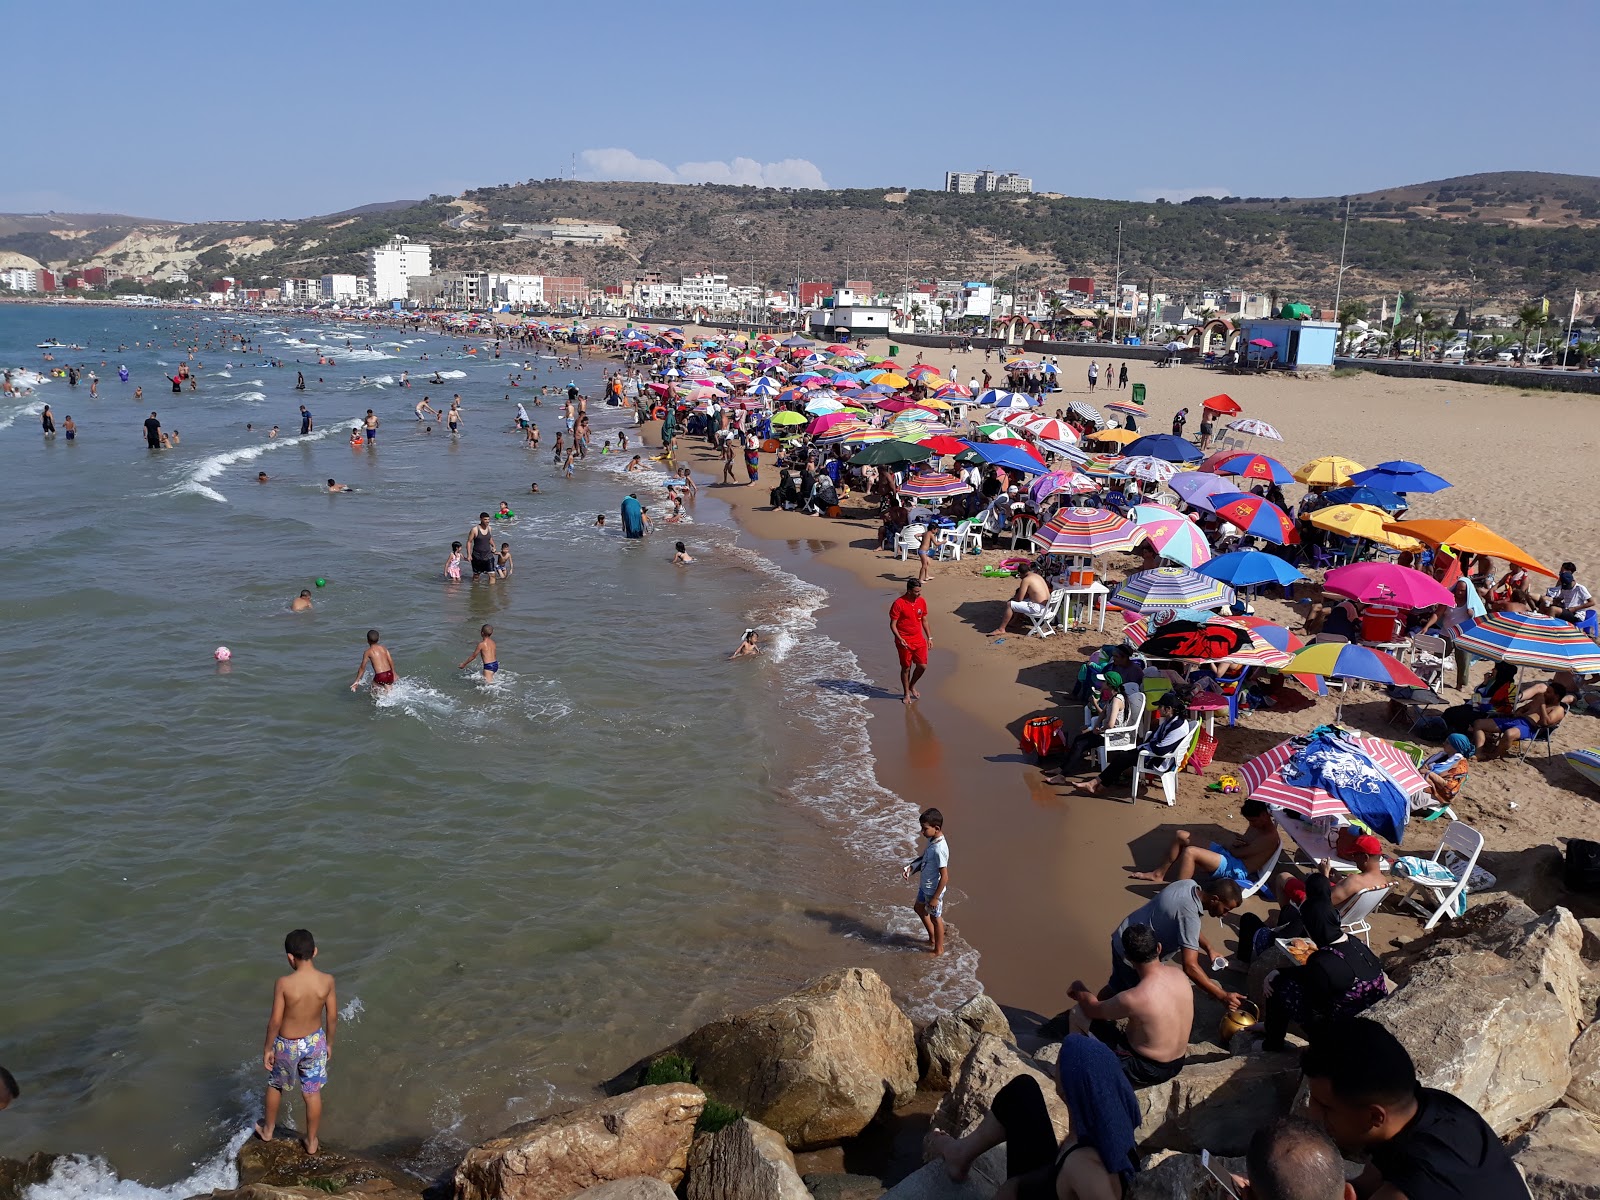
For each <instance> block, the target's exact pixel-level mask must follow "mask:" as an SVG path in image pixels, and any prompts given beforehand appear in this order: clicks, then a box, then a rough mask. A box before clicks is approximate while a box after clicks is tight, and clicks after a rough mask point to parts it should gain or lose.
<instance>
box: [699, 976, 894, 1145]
mask: <svg viewBox="0 0 1600 1200" xmlns="http://www.w3.org/2000/svg"><path fill="white" fill-rule="evenodd" d="M674 1050H675V1052H676V1053H679V1054H682V1055H684V1056H685V1057H687V1058H688V1059H689V1060H690V1061H691V1062H693V1063H694V1071H695V1079H696V1080H697V1081H698V1082H699V1084H700V1086H701V1087H703V1088H704V1089H705V1090H706V1093H707V1094H708V1095H710V1096H713V1097H715V1098H716V1099H717V1100H720V1101H721V1102H722V1103H724V1104H727V1105H731V1106H732V1107H734V1108H736V1109H738V1110H739V1111H741V1112H743V1113H744V1114H745V1115H747V1116H749V1117H750V1118H751V1119H752V1120H755V1121H759V1122H761V1124H763V1125H765V1126H767V1127H768V1128H769V1129H776V1130H777V1131H778V1132H779V1133H781V1134H782V1135H783V1136H784V1139H785V1140H786V1141H787V1142H788V1144H789V1146H790V1148H791V1149H795V1150H803V1149H809V1148H812V1147H815V1146H823V1145H827V1144H829V1143H831V1142H837V1141H839V1140H840V1139H842V1138H847V1137H853V1136H854V1135H856V1134H858V1133H860V1132H861V1131H862V1130H863V1129H865V1128H866V1127H867V1125H868V1124H870V1123H871V1121H872V1119H873V1118H874V1117H876V1116H877V1115H878V1113H879V1112H880V1111H882V1110H883V1109H884V1108H885V1107H886V1106H892V1107H898V1106H900V1105H902V1104H904V1103H906V1102H907V1101H909V1100H910V1099H911V1097H912V1096H913V1095H915V1094H916V1090H917V1046H916V1036H915V1033H914V1032H913V1030H912V1028H911V1022H910V1020H908V1019H907V1017H906V1015H905V1014H904V1013H902V1012H901V1011H900V1010H899V1008H897V1007H896V1006H895V1003H894V998H893V996H891V995H890V993H889V987H888V985H887V984H885V983H884V982H883V980H882V979H880V978H879V977H878V975H877V973H876V972H873V971H868V970H864V969H861V968H859V967H852V968H849V969H847V970H842V971H834V972H832V973H831V974H829V975H824V976H823V977H822V978H821V979H817V980H813V981H812V982H811V983H809V984H807V985H806V986H805V987H803V988H802V989H800V991H798V992H796V993H794V994H793V995H791V996H785V997H784V998H783V999H781V1000H776V1001H774V1002H772V1003H770V1004H763V1005H761V1006H759V1007H757V1008H753V1009H751V1010H749V1011H748V1012H744V1013H740V1014H738V1015H736V1016H732V1017H726V1018H724V1019H723V1020H720V1021H713V1022H712V1023H711V1024H709V1025H705V1026H702V1027H701V1028H699V1029H697V1030H695V1031H694V1032H693V1033H691V1034H690V1035H689V1036H688V1037H686V1038H684V1039H683V1041H681V1042H679V1043H678V1045H677V1046H676V1047H674Z"/></svg>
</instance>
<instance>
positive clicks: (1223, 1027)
mask: <svg viewBox="0 0 1600 1200" xmlns="http://www.w3.org/2000/svg"><path fill="white" fill-rule="evenodd" d="M1260 1020H1261V1010H1260V1009H1259V1008H1257V1007H1256V1006H1255V1005H1254V1004H1252V1003H1251V1002H1250V1001H1248V1000H1246V1001H1245V1002H1244V1003H1243V1004H1241V1005H1240V1006H1239V1007H1238V1008H1237V1009H1236V1010H1230V1011H1228V1012H1225V1013H1223V1014H1222V1023H1221V1024H1220V1025H1219V1026H1218V1027H1217V1036H1218V1037H1219V1038H1220V1039H1221V1040H1222V1044H1223V1045H1224V1046H1226V1045H1227V1044H1228V1043H1229V1042H1230V1041H1231V1040H1232V1039H1233V1036H1234V1034H1236V1033H1243V1032H1244V1031H1245V1030H1246V1029H1249V1028H1250V1027H1251V1026H1252V1025H1256V1024H1258V1023H1259V1022H1260Z"/></svg>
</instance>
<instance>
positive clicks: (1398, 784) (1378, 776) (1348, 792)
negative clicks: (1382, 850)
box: [1240, 733, 1428, 841]
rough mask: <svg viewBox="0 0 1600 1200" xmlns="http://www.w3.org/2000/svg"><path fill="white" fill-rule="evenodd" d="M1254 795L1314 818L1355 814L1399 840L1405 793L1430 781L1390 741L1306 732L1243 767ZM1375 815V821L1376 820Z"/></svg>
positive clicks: (1255, 798) (1415, 790)
mask: <svg viewBox="0 0 1600 1200" xmlns="http://www.w3.org/2000/svg"><path fill="white" fill-rule="evenodd" d="M1240 774H1241V775H1243V776H1244V783H1245V788H1246V790H1247V791H1248V792H1249V793H1250V798H1251V799H1252V800H1260V801H1261V802H1262V803H1264V804H1272V805H1276V806H1277V807H1279V808H1286V809H1288V810H1289V811H1290V812H1297V813H1299V814H1301V815H1302V816H1304V817H1307V818H1309V819H1311V820H1316V819H1318V818H1320V817H1337V816H1343V815H1345V814H1346V813H1351V814H1354V815H1356V816H1359V817H1361V819H1362V820H1363V821H1365V822H1366V823H1367V824H1369V825H1371V826H1372V827H1373V828H1374V829H1379V828H1384V829H1387V830H1388V831H1389V833H1390V835H1391V836H1390V840H1391V841H1394V840H1395V839H1396V838H1397V837H1398V836H1399V833H1400V829H1399V827H1398V825H1399V819H1400V818H1399V817H1397V815H1396V814H1403V813H1404V812H1405V811H1406V807H1407V806H1406V798H1407V797H1408V796H1412V795H1415V794H1416V793H1417V792H1420V791H1422V790H1424V789H1425V788H1426V787H1427V786H1428V785H1427V781H1426V780H1424V779H1423V778H1422V776H1421V775H1419V774H1418V773H1417V769H1416V767H1415V766H1414V765H1413V764H1412V762H1411V760H1410V759H1409V758H1407V757H1406V756H1405V755H1404V754H1402V753H1401V752H1400V751H1399V750H1397V749H1395V747H1393V746H1391V745H1389V743H1387V742H1384V741H1381V740H1380V739H1377V738H1363V737H1359V736H1356V735H1350V734H1332V733H1323V734H1307V735H1303V736H1301V737H1297V738H1290V739H1289V740H1288V741H1286V742H1280V743H1279V744H1278V745H1276V746H1274V747H1273V748H1272V749H1271V750H1268V751H1267V752H1266V753H1265V754H1258V755H1256V756H1255V757H1254V758H1252V759H1248V760H1246V761H1245V763H1244V765H1243V766H1242V767H1241V768H1240ZM1373 817H1375V818H1376V823H1374V821H1373V819H1372V818H1373Z"/></svg>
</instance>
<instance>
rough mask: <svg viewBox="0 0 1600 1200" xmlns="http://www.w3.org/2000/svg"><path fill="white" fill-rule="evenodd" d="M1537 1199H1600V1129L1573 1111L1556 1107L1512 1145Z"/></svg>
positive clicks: (1511, 1148) (1531, 1190) (1530, 1189)
mask: <svg viewBox="0 0 1600 1200" xmlns="http://www.w3.org/2000/svg"><path fill="white" fill-rule="evenodd" d="M1509 1149H1510V1151H1511V1157H1512V1158H1513V1159H1515V1160H1516V1164H1517V1166H1519V1167H1521V1168H1522V1174H1523V1177H1524V1178H1525V1179H1526V1180H1527V1181H1528V1190H1529V1191H1530V1192H1532V1193H1533V1200H1600V1129H1597V1128H1596V1127H1595V1125H1594V1122H1592V1121H1591V1120H1590V1119H1589V1118H1588V1117H1586V1116H1584V1115H1583V1114H1582V1113H1579V1112H1574V1111H1573V1110H1572V1109H1570V1108H1552V1109H1551V1110H1550V1111H1549V1112H1547V1113H1545V1114H1544V1116H1542V1117H1540V1118H1539V1120H1538V1123H1537V1124H1535V1125H1534V1127H1533V1128H1532V1129H1530V1130H1529V1131H1528V1132H1527V1133H1525V1134H1524V1135H1523V1136H1521V1137H1519V1138H1518V1139H1517V1140H1516V1141H1514V1142H1512V1143H1511V1145H1510V1147H1509Z"/></svg>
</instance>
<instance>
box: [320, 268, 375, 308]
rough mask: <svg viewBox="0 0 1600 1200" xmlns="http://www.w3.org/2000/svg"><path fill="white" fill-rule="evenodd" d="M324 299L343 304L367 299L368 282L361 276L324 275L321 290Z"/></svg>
mask: <svg viewBox="0 0 1600 1200" xmlns="http://www.w3.org/2000/svg"><path fill="white" fill-rule="evenodd" d="M319 290H320V291H321V293H322V299H324V300H332V301H333V302H334V303H335V304H342V303H344V302H345V301H348V300H364V299H366V298H367V295H368V294H369V293H368V289H367V281H366V279H365V278H364V277H363V276H360V275H324V276H323V277H322V285H321V288H320V289H319Z"/></svg>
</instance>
